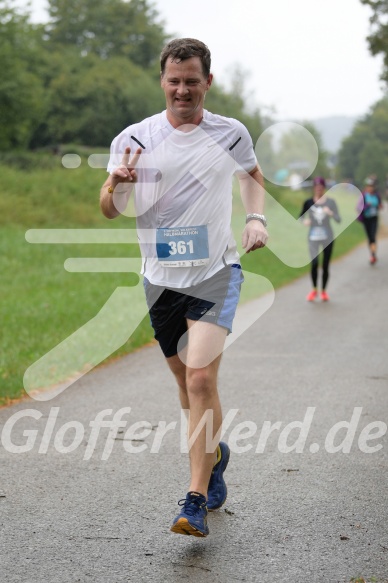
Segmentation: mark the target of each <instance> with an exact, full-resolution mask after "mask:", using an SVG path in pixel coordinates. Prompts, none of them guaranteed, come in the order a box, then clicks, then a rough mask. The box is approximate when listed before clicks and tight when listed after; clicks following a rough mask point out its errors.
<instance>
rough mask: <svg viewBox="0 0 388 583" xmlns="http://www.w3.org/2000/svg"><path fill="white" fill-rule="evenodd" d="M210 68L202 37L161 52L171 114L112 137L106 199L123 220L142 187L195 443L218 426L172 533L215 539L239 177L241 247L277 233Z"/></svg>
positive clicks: (152, 257)
mask: <svg viewBox="0 0 388 583" xmlns="http://www.w3.org/2000/svg"><path fill="white" fill-rule="evenodd" d="M210 65H211V55H210V51H209V49H208V47H207V46H206V45H204V44H203V43H202V42H201V41H199V40H196V39H190V38H181V39H175V40H173V41H171V42H170V43H169V44H167V45H166V47H165V48H164V49H163V51H162V53H161V57H160V68H161V74H160V78H161V87H162V89H163V91H164V94H165V99H166V110H164V111H162V112H161V113H157V114H156V115H153V116H151V117H149V118H147V119H144V120H143V121H140V122H139V123H136V124H133V125H131V126H129V127H127V128H126V129H124V131H123V132H121V133H120V134H119V135H118V136H117V137H116V138H115V139H114V140H113V142H112V146H111V157H110V161H109V165H108V172H109V176H108V178H107V180H106V181H105V183H104V185H103V186H102V189H101V193H100V204H101V209H102V212H103V213H104V215H105V216H106V217H108V218H114V217H116V216H118V215H119V214H120V213H122V212H123V211H124V210H125V208H126V206H127V202H128V199H129V196H130V194H131V193H132V192H133V196H134V204H135V208H136V217H137V232H138V237H139V243H140V248H141V253H142V259H143V262H142V270H141V273H142V274H143V276H144V289H145V294H146V300H147V304H148V307H149V313H150V318H151V324H152V326H153V328H154V332H155V338H156V339H157V340H158V341H159V344H160V347H161V349H162V351H163V354H164V356H165V358H166V362H167V365H168V366H169V368H170V369H171V371H172V373H173V375H174V376H175V379H176V382H177V384H178V389H179V397H180V402H181V406H182V408H183V409H184V410H185V411H187V412H188V426H189V435H188V437H189V438H190V437H191V436H192V435H193V434H194V435H195V430H196V428H197V426H198V424H199V421H200V420H201V419H202V418H203V416H204V415H206V416H207V417H208V416H209V415H210V418H211V419H212V421H213V435H212V438H213V439H212V440H210V443H207V440H206V427H203V429H202V430H201V431H199V433H198V436H197V437H196V439H195V441H194V443H193V444H192V445H191V447H190V474H191V476H190V486H189V491H188V493H187V495H186V497H185V498H184V499H183V500H181V501H179V504H180V506H181V507H182V508H181V511H180V513H179V514H178V515H177V517H176V518H175V520H174V521H173V524H172V526H171V530H172V531H173V532H175V533H178V534H188V535H194V536H198V537H204V536H206V535H207V534H208V533H209V528H208V525H207V513H208V510H215V509H217V508H219V507H220V506H221V505H222V504H223V503H224V502H225V499H226V495H227V488H226V484H225V481H224V478H223V473H224V471H225V469H226V466H227V464H228V460H229V447H228V445H227V444H226V443H224V442H219V434H220V430H221V425H222V412H221V404H220V398H219V394H218V387H217V377H218V370H219V366H220V361H221V354H222V349H223V346H224V342H225V338H226V336H227V334H229V333H230V332H231V330H232V322H233V318H234V315H235V311H236V307H237V303H238V300H239V294H240V287H241V284H242V281H243V276H242V271H241V266H240V261H239V255H238V252H237V249H236V243H235V241H234V238H233V234H232V231H231V214H232V180H233V177H234V176H237V178H238V181H239V186H240V193H241V198H242V202H243V205H244V208H245V211H246V224H245V226H244V227H243V231H242V245H243V248H244V249H245V250H246V252H250V251H254V250H256V249H260V248H262V247H264V246H265V244H266V241H267V237H268V235H267V231H266V219H265V216H264V214H263V212H264V188H263V178H262V174H261V172H260V169H259V166H258V163H257V160H256V157H255V153H254V149H253V144H252V139H251V137H250V135H249V133H248V131H247V129H246V128H245V126H243V125H242V124H241V123H240V122H239V121H237V120H235V119H232V118H226V117H222V116H220V115H216V114H213V113H210V112H209V111H207V110H205V109H204V101H205V96H206V93H207V91H208V90H209V89H210V87H211V85H212V80H213V75H212V73H211V72H210ZM120 161H121V163H120Z"/></svg>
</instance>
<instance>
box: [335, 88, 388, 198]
mask: <svg viewBox="0 0 388 583" xmlns="http://www.w3.org/2000/svg"><path fill="white" fill-rule="evenodd" d="M337 173H338V175H339V176H341V177H343V178H344V179H347V180H349V181H350V182H352V183H353V184H356V185H357V186H359V187H361V186H362V185H363V183H364V180H365V178H366V177H367V176H369V175H375V176H376V177H377V180H378V183H379V187H380V189H381V191H382V192H384V190H385V184H386V181H387V177H388V97H385V98H383V99H381V100H380V101H378V102H377V103H376V104H375V105H374V106H373V107H372V108H371V111H370V112H369V113H368V114H367V115H365V116H364V117H363V118H362V119H360V121H359V122H358V123H356V125H355V126H354V128H353V131H352V133H351V135H350V136H349V137H348V138H346V139H345V140H344V141H343V142H342V146H341V149H340V151H339V155H338V168H337Z"/></svg>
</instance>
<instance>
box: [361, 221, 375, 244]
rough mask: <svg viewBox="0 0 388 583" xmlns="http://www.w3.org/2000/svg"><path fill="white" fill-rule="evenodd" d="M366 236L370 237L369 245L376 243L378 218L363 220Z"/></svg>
mask: <svg viewBox="0 0 388 583" xmlns="http://www.w3.org/2000/svg"><path fill="white" fill-rule="evenodd" d="M363 223H364V227H365V232H366V236H367V237H368V242H369V245H370V244H371V243H376V233H377V227H378V217H369V219H367V218H364V220H363Z"/></svg>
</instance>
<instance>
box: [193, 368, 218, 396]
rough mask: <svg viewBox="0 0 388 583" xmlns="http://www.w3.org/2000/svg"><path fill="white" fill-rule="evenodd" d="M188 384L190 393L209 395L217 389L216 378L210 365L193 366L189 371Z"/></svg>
mask: <svg viewBox="0 0 388 583" xmlns="http://www.w3.org/2000/svg"><path fill="white" fill-rule="evenodd" d="M186 385H187V392H188V394H189V395H193V396H197V397H207V396H209V395H210V394H211V393H212V392H213V391H214V390H215V389H216V379H215V378H214V373H213V371H211V370H210V369H209V367H205V368H194V369H193V368H192V369H188V371H187V377H186Z"/></svg>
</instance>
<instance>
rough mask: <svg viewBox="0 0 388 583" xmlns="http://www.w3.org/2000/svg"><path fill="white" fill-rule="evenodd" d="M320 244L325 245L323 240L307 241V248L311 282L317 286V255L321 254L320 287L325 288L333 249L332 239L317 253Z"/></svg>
mask: <svg viewBox="0 0 388 583" xmlns="http://www.w3.org/2000/svg"><path fill="white" fill-rule="evenodd" d="M321 245H326V243H325V241H309V250H310V256H311V279H312V282H313V287H317V284H318V265H319V257H320V256H322V257H323V261H322V289H326V285H327V282H328V280H329V263H330V258H331V254H332V251H333V246H334V241H331V242H330V243H328V244H327V245H326V246H325V247H324V248H323V250H322V251H321V253H319V247H320V246H321Z"/></svg>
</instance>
